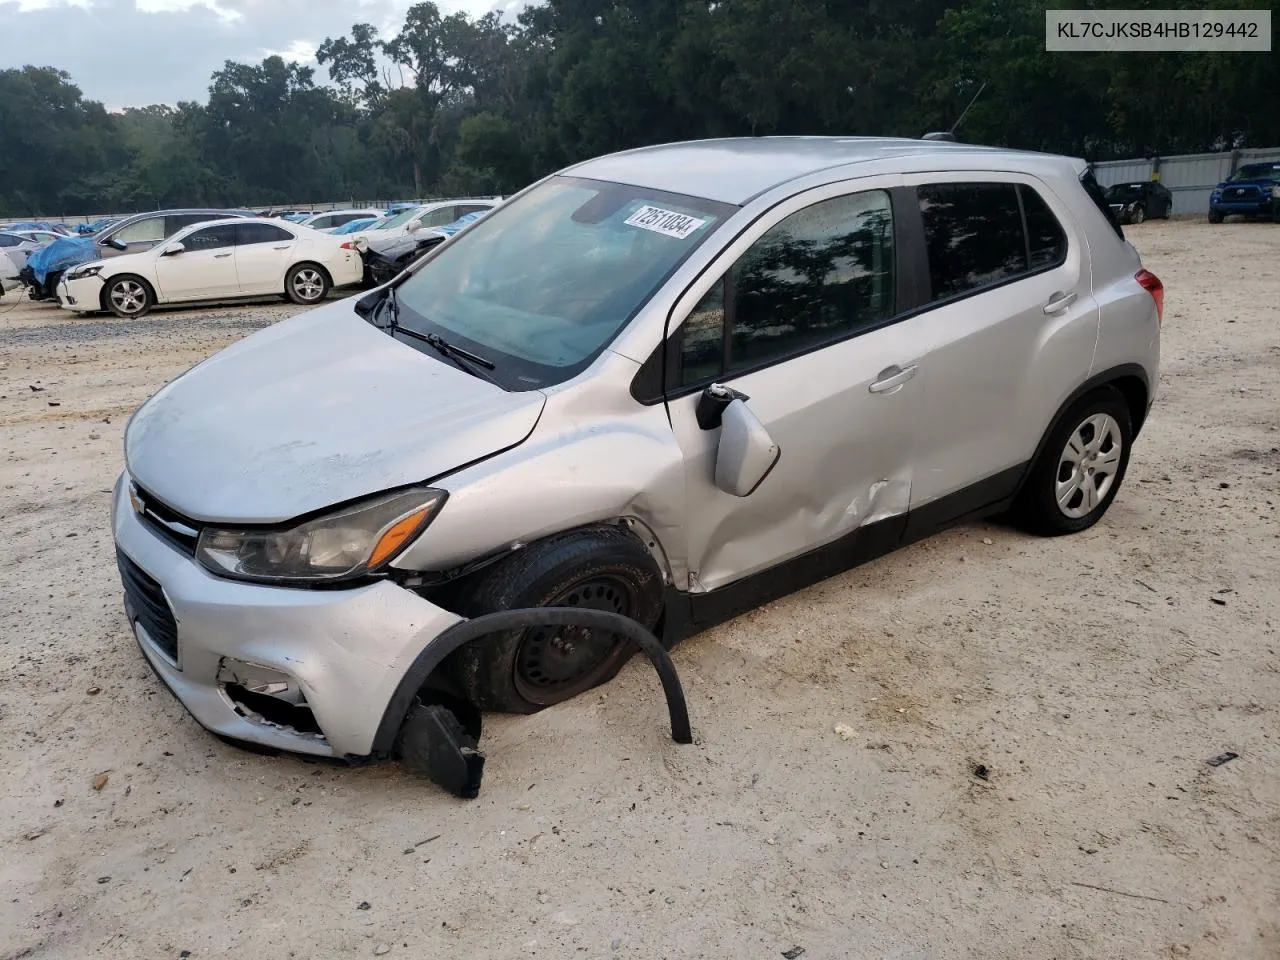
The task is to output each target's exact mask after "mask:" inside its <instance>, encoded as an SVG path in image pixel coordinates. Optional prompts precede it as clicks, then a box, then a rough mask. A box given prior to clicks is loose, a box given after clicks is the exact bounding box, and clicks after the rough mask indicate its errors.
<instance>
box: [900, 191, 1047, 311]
mask: <svg viewBox="0 0 1280 960" xmlns="http://www.w3.org/2000/svg"><path fill="white" fill-rule="evenodd" d="M917 194H918V197H919V201H920V213H921V215H922V216H923V218H924V235H925V246H926V247H927V249H928V252H929V274H930V277H931V279H932V282H933V299H934V300H946V299H948V298H950V297H954V296H958V295H960V294H963V293H968V292H970V291H972V290H977V289H979V288H981V287H986V286H990V285H991V284H994V283H999V282H1000V281H1002V280H1007V279H1009V278H1010V277H1013V276H1016V275H1018V274H1019V273H1023V272H1025V271H1026V269H1027V246H1026V241H1025V239H1024V237H1023V233H1022V214H1021V211H1020V210H1019V209H1018V194H1017V189H1016V187H1015V185H1014V184H1012V183H940V184H929V185H927V186H922V187H920V188H919V189H918V191H917Z"/></svg>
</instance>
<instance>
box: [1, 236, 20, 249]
mask: <svg viewBox="0 0 1280 960" xmlns="http://www.w3.org/2000/svg"><path fill="white" fill-rule="evenodd" d="M21 242H22V238H21V237H15V236H14V235H13V234H11V233H0V247H16V246H17V245H18V244H20V243H21Z"/></svg>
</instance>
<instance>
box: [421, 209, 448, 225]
mask: <svg viewBox="0 0 1280 960" xmlns="http://www.w3.org/2000/svg"><path fill="white" fill-rule="evenodd" d="M457 219H458V213H457V207H439V208H438V209H435V210H431V211H429V212H427V213H424V214H423V215H422V216H420V217H419V218H418V222H419V223H420V224H422V225H423V226H424V227H443V226H444V225H445V224H446V223H453V221H455V220H457Z"/></svg>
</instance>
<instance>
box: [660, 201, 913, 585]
mask: <svg viewBox="0 0 1280 960" xmlns="http://www.w3.org/2000/svg"><path fill="white" fill-rule="evenodd" d="M857 185H858V186H860V187H862V189H851V186H852V185H845V186H842V185H838V184H837V185H829V186H828V187H826V188H824V189H823V190H822V191H821V192H820V193H818V192H814V193H811V194H808V195H801V196H798V197H796V198H794V200H793V201H791V202H790V203H787V204H785V205H780V207H779V208H777V209H775V211H774V212H773V213H772V215H771V216H770V218H769V222H767V223H762V224H760V225H758V226H757V227H756V228H755V229H754V230H752V231H749V232H748V233H746V234H745V235H744V237H743V238H742V240H741V241H739V242H738V243H737V244H736V246H734V247H731V248H730V249H729V250H728V251H726V255H725V257H724V258H722V260H721V261H720V263H719V264H717V268H716V269H714V270H713V271H712V272H711V274H710V276H708V277H707V279H706V280H704V281H700V282H699V283H698V284H696V285H695V288H694V289H692V290H691V291H690V294H689V296H688V299H687V300H686V301H685V302H688V300H692V299H693V298H694V297H698V298H699V299H697V300H696V301H695V305H694V306H692V307H691V308H689V309H688V311H687V315H686V316H685V317H684V318H683V319H682V321H681V323H680V326H679V328H678V329H677V330H675V331H674V332H673V334H672V336H673V347H672V349H671V350H670V351H669V353H668V356H670V357H671V358H672V359H673V360H674V361H675V367H676V369H675V370H674V372H673V376H672V379H673V380H674V381H675V382H674V383H673V385H672V387H671V389H670V390H669V392H668V398H669V399H668V409H669V412H670V416H671V424H672V428H673V430H674V431H675V436H676V439H677V441H678V443H679V444H680V448H681V450H682V452H683V454H684V458H685V469H686V496H687V503H686V507H685V515H686V518H687V519H686V525H685V530H686V535H687V542H686V544H685V546H686V549H687V551H688V566H689V569H690V571H692V573H691V575H690V583H689V589H690V590H691V591H693V592H695V593H696V592H702V591H709V590H715V589H716V588H718V587H722V586H725V585H726V584H729V583H732V582H733V581H735V580H738V579H740V578H742V577H745V576H747V575H749V574H752V573H756V572H758V571H761V570H764V569H766V568H769V567H772V566H774V565H775V564H778V563H781V562H783V561H785V560H788V559H791V558H793V557H796V556H798V555H800V554H803V553H806V552H808V551H811V550H814V549H816V548H818V547H822V546H825V545H828V544H832V543H833V542H835V541H837V540H840V539H841V538H844V537H846V536H850V535H852V534H856V533H857V532H858V531H859V530H860V529H863V528H867V527H869V526H871V525H873V524H877V523H879V522H881V521H887V522H891V521H900V520H901V518H902V517H903V516H904V515H905V513H906V510H907V507H908V505H909V503H910V496H911V453H912V436H913V430H914V427H915V422H916V417H917V415H918V414H919V412H920V409H921V391H920V382H919V381H918V380H917V379H916V370H917V368H918V365H919V361H920V357H919V355H918V351H919V346H918V343H917V324H918V320H917V319H916V318H913V317H904V316H903V314H904V313H905V312H906V311H904V310H903V309H902V308H901V307H902V303H903V300H904V297H903V296H901V295H900V293H899V287H900V285H899V280H900V279H901V278H900V277H898V275H897V270H898V267H897V262H898V258H897V257H896V256H895V249H894V246H895V233H896V231H895V224H894V215H893V205H892V203H891V202H890V191H889V189H888V188H890V187H891V186H893V184H892V183H889V182H885V181H884V179H883V178H881V179H880V180H878V181H876V182H868V181H861V182H860V183H858V184H857ZM717 274H718V278H717V279H715V280H714V282H712V281H711V277H714V276H716V275H717ZM678 309H679V308H678ZM713 383H714V384H721V385H724V386H727V387H730V388H732V390H734V391H736V392H737V393H738V394H741V395H745V397H746V399H745V400H744V401H743V402H744V403H745V405H746V407H747V408H748V409H749V410H750V412H751V413H752V414H754V416H755V418H756V419H757V420H758V421H759V423H760V425H761V426H762V427H763V428H764V431H766V432H767V434H768V437H769V439H770V440H771V441H772V443H773V444H776V445H777V446H778V447H779V448H780V449H781V454H780V456H779V457H778V459H777V462H776V464H775V465H774V467H773V469H772V470H771V471H770V472H769V473H768V474H767V475H766V476H765V478H764V480H763V481H761V482H760V484H759V486H758V487H756V488H755V489H754V490H752V491H750V492H749V493H748V494H747V495H745V496H734V495H733V494H732V493H727V492H725V491H723V490H721V489H719V488H717V486H716V485H715V482H714V481H715V469H716V453H717V446H718V442H719V436H720V429H719V428H717V427H715V426H714V425H712V423H711V421H710V420H709V419H708V418H707V417H706V416H705V414H704V417H703V422H702V424H701V425H700V424H699V419H698V416H697V408H698V403H699V399H700V397H701V396H702V393H703V391H704V390H705V389H706V388H707V386H708V385H709V384H713ZM707 427H710V428H709V429H707ZM890 526H891V527H892V529H889V530H888V531H886V529H885V528H879V529H878V530H877V533H878V534H879V536H877V538H876V540H877V543H879V544H883V543H884V541H885V539H886V538H887V539H889V540H893V539H895V537H896V533H895V531H897V530H898V529H899V525H896V524H895V523H890ZM841 546H842V547H850V548H851V551H850V554H849V555H850V557H855V556H856V555H857V553H858V551H857V548H856V544H854V543H852V542H849V543H842V544H841Z"/></svg>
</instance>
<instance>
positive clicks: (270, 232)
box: [236, 223, 294, 247]
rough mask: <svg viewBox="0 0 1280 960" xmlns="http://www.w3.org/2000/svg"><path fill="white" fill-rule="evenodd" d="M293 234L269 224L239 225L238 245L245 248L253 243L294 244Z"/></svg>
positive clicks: (237, 232)
mask: <svg viewBox="0 0 1280 960" xmlns="http://www.w3.org/2000/svg"><path fill="white" fill-rule="evenodd" d="M293 239H294V238H293V234H291V233H289V232H288V231H287V230H284V229H283V228H281V227H276V226H272V225H271V224H269V223H237V224H236V243H238V244H240V246H242V247H245V246H248V245H249V244H251V243H293Z"/></svg>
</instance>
